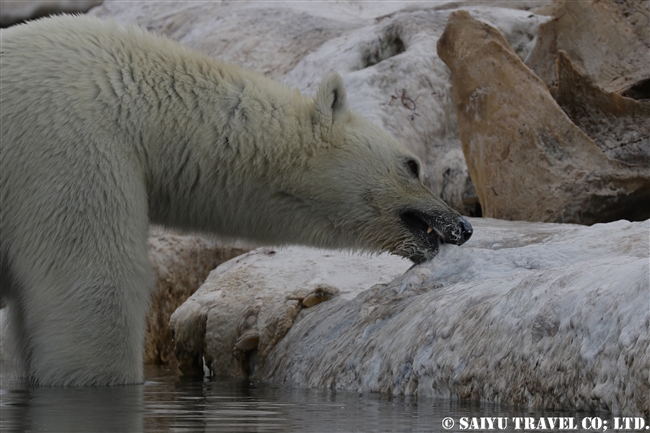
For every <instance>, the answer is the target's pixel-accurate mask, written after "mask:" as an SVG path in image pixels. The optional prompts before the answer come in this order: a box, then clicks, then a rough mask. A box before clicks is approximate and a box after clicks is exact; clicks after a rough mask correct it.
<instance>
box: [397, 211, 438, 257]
mask: <svg viewBox="0 0 650 433" xmlns="http://www.w3.org/2000/svg"><path fill="white" fill-rule="evenodd" d="M432 219H433V218H432V217H430V216H428V215H426V214H425V213H423V212H419V211H416V210H405V211H403V212H401V213H400V220H401V221H402V223H403V224H404V225H405V226H406V228H407V229H408V230H409V231H410V232H411V233H412V234H413V236H414V237H415V239H416V241H417V242H418V244H420V246H421V248H422V250H423V251H420V252H416V253H415V254H412V255H411V256H409V259H410V260H411V261H412V262H414V263H416V264H419V263H422V262H424V261H426V260H428V259H431V258H433V256H435V255H436V253H437V252H438V249H439V247H440V244H442V243H444V242H445V241H444V238H443V237H442V236H441V235H440V233H438V231H437V230H436V229H435V228H434V224H433V222H432V221H431V220H432Z"/></svg>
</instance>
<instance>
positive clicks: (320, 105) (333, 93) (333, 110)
mask: <svg viewBox="0 0 650 433" xmlns="http://www.w3.org/2000/svg"><path fill="white" fill-rule="evenodd" d="M316 108H317V109H318V111H319V112H320V113H321V114H323V115H325V116H327V117H330V116H331V119H332V121H333V122H334V121H336V120H337V119H340V118H341V117H342V116H343V115H345V114H347V113H348V111H349V107H348V97H347V94H346V92H345V86H344V85H343V79H342V78H341V76H340V75H339V74H338V73H336V72H330V73H329V74H327V75H326V76H325V78H323V81H322V82H321V83H320V86H319V87H318V94H317V95H316Z"/></svg>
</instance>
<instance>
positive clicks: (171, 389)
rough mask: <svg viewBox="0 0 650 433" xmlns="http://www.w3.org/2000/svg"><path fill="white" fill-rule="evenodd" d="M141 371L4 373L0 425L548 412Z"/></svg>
mask: <svg viewBox="0 0 650 433" xmlns="http://www.w3.org/2000/svg"><path fill="white" fill-rule="evenodd" d="M146 377H147V381H146V382H145V383H144V384H143V385H133V386H124V387H110V388H31V387H29V386H27V384H25V383H22V382H20V381H15V380H10V379H8V377H7V375H5V374H3V375H2V376H0V379H1V387H0V431H2V432H23V431H51V432H66V433H69V432H142V431H144V432H168V431H172V432H438V431H444V430H442V428H441V422H442V419H443V418H445V417H448V416H451V417H453V418H455V419H456V420H458V419H459V418H460V417H463V416H465V417H467V416H469V417H479V416H535V417H539V416H550V414H548V413H546V414H542V413H533V414H531V413H526V412H517V411H516V410H515V411H513V410H510V409H509V410H506V411H504V410H503V409H499V408H498V407H497V406H494V405H486V404H479V403H465V402H452V401H447V400H434V399H426V398H421V399H417V398H408V397H391V396H385V395H379V394H363V395H360V394H357V393H354V392H342V391H334V390H314V389H302V388H291V387H288V386H278V385H273V384H266V383H250V382H248V381H240V380H228V379H217V380H212V381H209V380H203V379H201V378H198V379H196V378H195V379H186V378H183V377H179V376H178V375H177V374H176V373H175V372H174V371H171V370H169V369H164V368H155V367H152V368H148V369H147V371H146ZM601 415H602V414H601ZM560 416H575V414H571V413H569V414H568V415H567V413H564V414H563V415H560ZM581 416H584V414H581ZM456 431H458V430H456ZM508 431H511V430H510V429H509V430H508Z"/></svg>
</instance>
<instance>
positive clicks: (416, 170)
mask: <svg viewBox="0 0 650 433" xmlns="http://www.w3.org/2000/svg"><path fill="white" fill-rule="evenodd" d="M406 165H407V166H408V168H409V170H410V171H411V174H412V175H413V176H414V177H415V178H417V179H419V178H420V166H419V165H418V163H417V161H416V160H414V159H409V160H408V161H406Z"/></svg>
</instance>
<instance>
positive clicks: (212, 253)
mask: <svg viewBox="0 0 650 433" xmlns="http://www.w3.org/2000/svg"><path fill="white" fill-rule="evenodd" d="M245 252H247V250H245V249H242V248H236V247H231V246H223V245H220V244H219V243H217V242H214V241H209V240H206V239H203V238H200V237H197V236H182V235H176V234H170V233H166V232H162V231H159V230H154V231H152V234H151V236H150V238H149V258H150V260H151V263H152V265H153V270H154V275H155V279H156V280H155V288H154V291H153V293H152V296H151V307H150V309H149V315H148V316H147V333H146V336H145V351H144V363H145V364H171V365H176V363H177V361H176V359H175V356H174V342H173V341H172V337H171V333H170V330H169V318H170V317H171V315H172V313H173V312H174V311H175V310H176V308H178V307H179V306H180V305H181V304H182V303H183V302H185V300H186V299H187V298H188V297H190V296H191V295H192V294H193V293H194V292H195V291H196V290H197V289H198V288H199V286H200V285H201V284H203V281H205V279H206V278H207V277H208V275H209V274H210V271H212V270H213V269H214V268H216V267H217V266H218V265H219V264H221V263H223V262H225V261H227V260H230V259H231V258H233V257H235V256H238V255H240V254H243V253H245Z"/></svg>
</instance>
